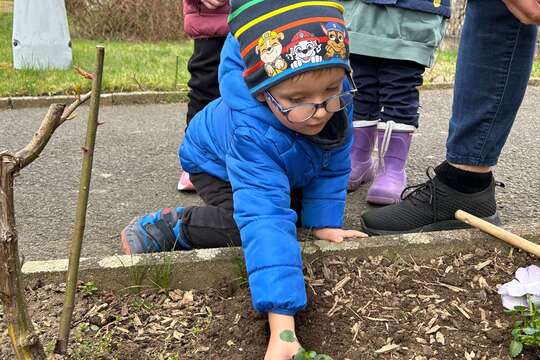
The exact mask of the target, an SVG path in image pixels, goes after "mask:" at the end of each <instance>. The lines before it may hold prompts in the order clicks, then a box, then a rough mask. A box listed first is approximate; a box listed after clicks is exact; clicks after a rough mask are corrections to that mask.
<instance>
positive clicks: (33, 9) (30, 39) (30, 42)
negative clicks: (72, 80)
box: [12, 0, 72, 70]
mask: <svg viewBox="0 0 540 360" xmlns="http://www.w3.org/2000/svg"><path fill="white" fill-rule="evenodd" d="M12 40H13V41H12V47H13V66H14V67H15V69H39V70H42V69H67V68H69V67H70V66H71V61H72V52H71V40H70V37H69V28H68V21H67V13H66V6H65V3H64V0H17V1H15V3H14V6H13V39H12Z"/></svg>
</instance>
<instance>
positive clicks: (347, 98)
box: [264, 76, 357, 124]
mask: <svg viewBox="0 0 540 360" xmlns="http://www.w3.org/2000/svg"><path fill="white" fill-rule="evenodd" d="M347 78H348V80H349V83H350V85H351V89H350V90H348V91H345V92H342V93H341V94H338V95H334V96H331V97H329V98H328V99H326V100H325V101H323V102H322V103H319V104H312V103H303V104H300V105H295V106H291V107H289V108H283V106H281V105H280V103H279V102H278V101H277V100H276V98H275V97H274V96H272V94H270V92H269V91H268V90H265V92H264V94H265V95H266V97H267V98H268V99H270V102H271V103H272V104H274V106H275V107H277V108H278V110H279V111H280V112H281V113H282V114H283V115H284V116H285V118H286V119H287V120H288V121H289V122H291V123H295V124H298V123H304V122H306V121H308V120H309V119H311V118H312V117H313V116H314V115H315V114H316V113H317V111H318V110H319V109H320V108H323V109H324V110H326V111H327V112H329V113H336V112H338V111H341V110H343V109H344V108H346V107H347V106H348V105H349V104H351V103H352V101H353V99H354V93H355V92H356V91H357V89H356V86H355V85H354V81H353V80H352V79H351V77H350V76H347Z"/></svg>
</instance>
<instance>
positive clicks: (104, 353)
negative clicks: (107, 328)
mask: <svg viewBox="0 0 540 360" xmlns="http://www.w3.org/2000/svg"><path fill="white" fill-rule="evenodd" d="M112 341H113V340H112V334H111V333H107V334H103V335H102V336H99V337H94V338H93V339H82V338H75V343H76V344H74V346H73V353H72V355H71V357H70V359H73V360H98V359H99V360H101V359H103V360H105V359H111V360H116V359H118V358H117V357H115V356H112V357H111V354H112V352H113V347H112Z"/></svg>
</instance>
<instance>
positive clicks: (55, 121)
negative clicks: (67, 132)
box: [15, 104, 65, 170]
mask: <svg viewBox="0 0 540 360" xmlns="http://www.w3.org/2000/svg"><path fill="white" fill-rule="evenodd" d="M64 108H65V105H64V104H52V105H51V106H50V107H49V111H48V112H47V115H46V116H45V118H44V119H43V121H42V122H41V125H40V126H39V129H38V130H37V131H36V132H35V133H34V137H33V138H32V141H30V142H29V143H28V145H26V146H25V147H24V148H23V149H21V150H19V151H17V152H16V153H15V158H17V160H18V162H19V166H18V169H19V170H20V169H22V168H24V167H26V166H27V165H28V164H30V163H31V162H32V161H34V160H35V159H37V157H38V156H39V154H41V151H43V149H44V148H45V146H46V145H47V143H48V142H49V140H50V138H51V136H52V134H53V133H54V131H55V130H56V128H57V127H58V126H59V125H60V124H61V121H60V120H61V117H62V113H63V112H64Z"/></svg>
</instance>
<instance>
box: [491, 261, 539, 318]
mask: <svg viewBox="0 0 540 360" xmlns="http://www.w3.org/2000/svg"><path fill="white" fill-rule="evenodd" d="M498 293H499V294H500V295H501V298H502V304H503V306H504V307H505V308H507V309H509V310H513V309H514V307H515V306H524V307H527V305H528V304H527V295H532V301H533V302H534V303H535V304H538V303H540V267H538V266H536V265H530V266H528V267H526V268H519V269H517V271H516V278H515V279H514V280H512V281H510V282H508V283H506V284H503V285H501V287H499V289H498Z"/></svg>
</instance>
